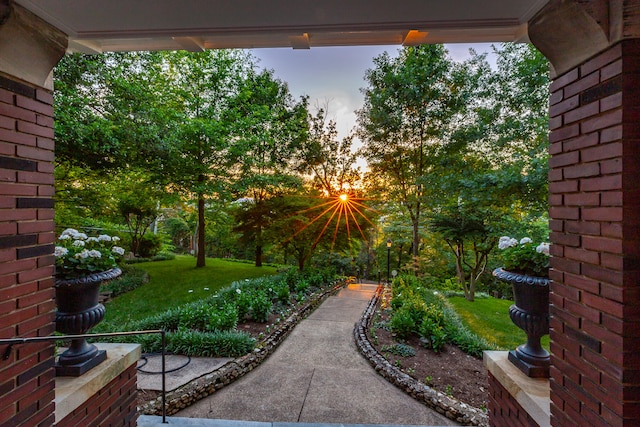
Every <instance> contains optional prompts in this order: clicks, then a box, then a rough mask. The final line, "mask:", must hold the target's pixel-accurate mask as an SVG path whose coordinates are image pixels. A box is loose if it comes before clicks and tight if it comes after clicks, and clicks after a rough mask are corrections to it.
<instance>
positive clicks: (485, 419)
mask: <svg viewBox="0 0 640 427" xmlns="http://www.w3.org/2000/svg"><path fill="white" fill-rule="evenodd" d="M383 288H384V285H380V286H378V289H376V293H375V295H374V296H373V298H372V299H371V301H369V305H368V306H367V308H366V310H365V311H364V313H363V314H362V318H361V319H360V320H359V321H358V322H356V324H355V326H354V328H353V334H354V338H355V342H356V346H357V347H358V350H360V353H362V355H363V356H364V357H365V359H367V360H368V361H369V363H370V364H371V366H373V368H374V369H375V370H376V372H378V373H379V374H380V375H381V376H382V377H384V378H385V379H386V380H387V381H389V382H390V383H392V384H394V385H395V386H396V387H398V388H399V389H401V390H403V391H404V392H406V393H407V394H409V395H410V396H411V397H413V398H414V399H416V400H417V401H418V402H420V403H423V404H425V405H426V406H428V407H430V408H432V409H434V410H436V411H437V412H439V413H440V414H442V415H444V416H446V417H447V418H449V419H451V420H454V421H456V422H458V423H461V424H463V425H470V426H481V427H487V426H489V416H488V415H487V414H486V413H485V412H483V411H482V410H480V409H478V408H474V407H472V406H470V405H467V404H466V403H463V402H460V401H459V400H457V399H454V398H451V397H449V396H447V395H445V394H442V393H440V392H439V391H437V390H434V389H433V388H431V387H429V386H427V385H425V384H423V383H421V382H420V381H418V380H416V379H414V378H412V377H411V376H409V375H407V374H405V373H404V372H402V371H401V370H399V369H397V368H396V367H395V366H393V365H392V364H391V363H389V362H388V361H387V359H385V358H384V357H383V356H382V355H381V354H380V353H378V351H377V350H376V349H375V348H374V347H373V345H371V342H369V339H368V338H367V331H368V328H369V323H370V320H371V317H372V316H373V313H374V312H375V308H376V306H377V303H378V300H379V299H380V295H381V293H382V290H383Z"/></svg>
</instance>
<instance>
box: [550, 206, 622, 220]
mask: <svg viewBox="0 0 640 427" xmlns="http://www.w3.org/2000/svg"><path fill="white" fill-rule="evenodd" d="M609 209H616V208H609ZM549 217H551V218H554V219H579V218H580V209H579V208H572V207H551V208H549Z"/></svg>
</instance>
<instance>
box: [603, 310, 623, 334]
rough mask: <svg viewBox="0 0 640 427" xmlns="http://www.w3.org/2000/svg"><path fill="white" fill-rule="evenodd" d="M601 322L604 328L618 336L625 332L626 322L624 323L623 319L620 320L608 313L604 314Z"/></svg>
mask: <svg viewBox="0 0 640 427" xmlns="http://www.w3.org/2000/svg"><path fill="white" fill-rule="evenodd" d="M600 322H601V323H602V326H604V327H605V328H607V329H609V330H611V331H613V332H614V333H616V334H621V333H622V332H623V331H624V322H623V321H622V319H618V318H616V317H614V316H611V315H609V314H607V313H602V318H601V319H600Z"/></svg>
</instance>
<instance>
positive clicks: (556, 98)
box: [549, 90, 564, 105]
mask: <svg viewBox="0 0 640 427" xmlns="http://www.w3.org/2000/svg"><path fill="white" fill-rule="evenodd" d="M563 96H564V95H563V93H562V91H561V90H557V91H555V92H551V94H550V95H549V105H554V104H557V103H558V102H560V101H562V99H563Z"/></svg>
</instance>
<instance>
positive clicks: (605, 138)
mask: <svg viewBox="0 0 640 427" xmlns="http://www.w3.org/2000/svg"><path fill="white" fill-rule="evenodd" d="M621 139H622V126H613V127H610V128H607V129H603V130H602V131H601V132H600V143H601V144H606V143H608V142H613V141H619V140H621Z"/></svg>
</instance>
